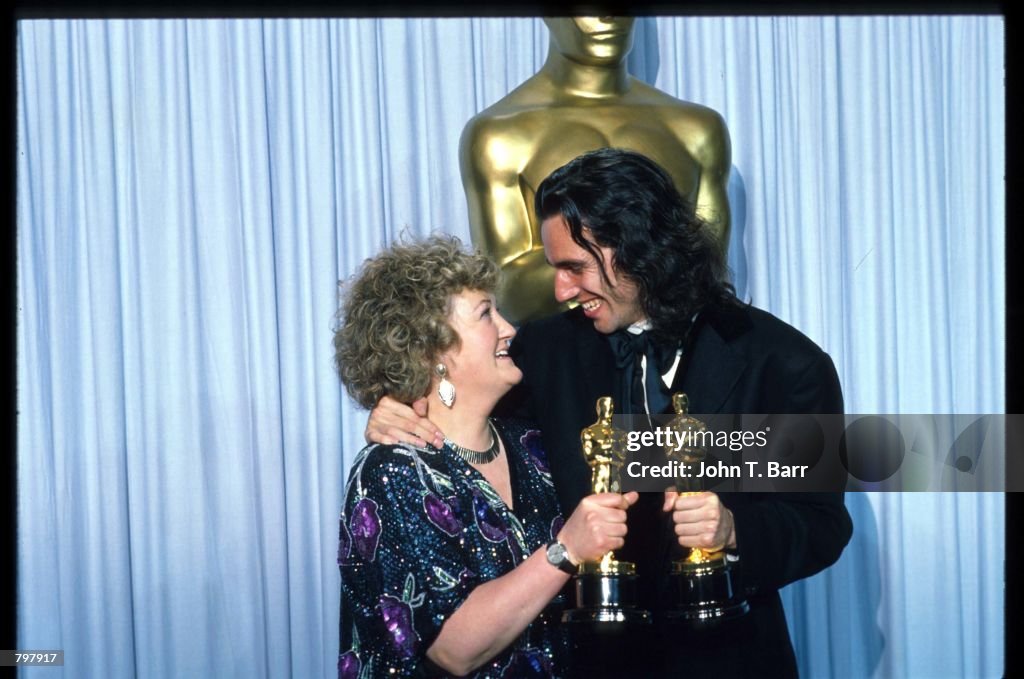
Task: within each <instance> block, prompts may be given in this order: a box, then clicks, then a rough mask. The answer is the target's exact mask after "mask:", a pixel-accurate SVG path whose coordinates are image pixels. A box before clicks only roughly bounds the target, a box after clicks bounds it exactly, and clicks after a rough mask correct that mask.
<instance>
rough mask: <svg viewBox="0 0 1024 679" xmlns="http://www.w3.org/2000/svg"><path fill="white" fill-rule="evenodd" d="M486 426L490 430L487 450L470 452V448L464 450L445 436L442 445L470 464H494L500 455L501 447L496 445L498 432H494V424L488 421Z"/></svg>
mask: <svg viewBox="0 0 1024 679" xmlns="http://www.w3.org/2000/svg"><path fill="white" fill-rule="evenodd" d="M487 426H488V427H490V428H491V445H489V446H488V447H487V450H471V449H470V448H465V447H463V446H460V445H459V444H458V443H456V442H455V441H452V440H451V439H450V438H448V437H447V436H446V437H445V439H444V444H445V445H446V446H448V447H449V448H451V449H452V452H453V453H455V454H456V455H458V456H459V457H461V458H462V459H463V460H465V461H466V462H468V463H470V464H487V463H488V462H494V461H495V460H496V459H498V455H499V454H500V453H501V447H500V445H499V443H498V432H497V431H495V429H494V424H493V423H492V422H491V421H490V420H487Z"/></svg>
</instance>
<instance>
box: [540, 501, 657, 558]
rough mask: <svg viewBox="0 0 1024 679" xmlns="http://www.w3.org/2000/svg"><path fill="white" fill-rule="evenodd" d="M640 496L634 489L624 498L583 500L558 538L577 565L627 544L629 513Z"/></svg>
mask: <svg viewBox="0 0 1024 679" xmlns="http://www.w3.org/2000/svg"><path fill="white" fill-rule="evenodd" d="M639 497H640V494H639V493H637V492H636V491H635V490H634V491H631V492H629V493H626V494H625V495H620V494H619V493H597V494H595V495H588V496H587V497H585V498H583V499H582V500H580V503H579V504H578V505H577V506H576V509H575V510H574V511H573V513H572V514H571V515H570V516H569V519H568V520H567V521H566V522H565V525H564V526H563V527H562V530H561V531H559V533H558V536H557V540H558V541H559V542H561V543H562V544H563V545H565V549H566V551H567V552H568V553H569V560H570V561H571V562H572V563H573V564H574V565H577V566H578V565H579V564H580V563H582V562H584V561H597V560H598V559H600V558H601V557H602V556H604V555H605V553H606V552H610V551H612V550H614V549H618V548H620V547H622V545H624V544H626V540H625V538H626V510H627V509H629V507H630V506H631V505H633V503H635V502H636V501H637V499H639Z"/></svg>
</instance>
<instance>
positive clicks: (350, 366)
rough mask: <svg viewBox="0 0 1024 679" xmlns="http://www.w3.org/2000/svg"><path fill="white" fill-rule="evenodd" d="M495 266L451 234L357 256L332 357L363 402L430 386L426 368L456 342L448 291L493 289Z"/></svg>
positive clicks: (415, 394)
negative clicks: (358, 264)
mask: <svg viewBox="0 0 1024 679" xmlns="http://www.w3.org/2000/svg"><path fill="white" fill-rule="evenodd" d="M499 275H500V270H499V269H498V266H497V265H496V264H495V263H494V262H493V261H492V260H491V259H490V258H488V257H486V256H484V255H481V254H471V253H469V252H467V251H466V250H465V249H464V247H463V245H462V242H461V241H460V240H459V239H458V238H456V237H454V236H437V235H435V236H431V237H429V238H427V239H426V240H423V241H419V242H400V243H396V244H394V245H392V246H391V247H389V248H387V249H386V250H384V251H383V252H381V253H380V254H378V255H377V256H375V257H371V258H370V259H367V260H366V261H365V262H363V266H362V268H361V270H360V271H359V272H358V273H357V274H356V275H355V276H354V277H353V278H351V279H349V282H348V283H347V284H346V285H344V286H343V289H344V288H347V294H345V295H344V298H345V299H344V302H343V305H342V308H341V309H339V312H338V315H339V323H338V325H337V328H336V330H335V332H334V362H335V366H336V367H337V370H338V375H339V376H340V377H341V381H342V383H343V384H344V385H345V388H346V389H347V390H348V393H349V395H350V396H352V398H353V399H355V400H356V401H357V402H358V403H359V404H360V405H361V406H363V407H364V408H367V409H370V408H373V407H374V406H375V405H377V401H379V400H380V398H381V397H382V396H390V397H392V398H394V399H396V400H398V401H401V402H402V403H411V402H412V401H414V400H416V399H417V398H420V397H421V396H423V395H424V394H426V393H427V390H428V389H429V388H430V380H431V369H432V367H433V365H434V363H435V361H436V360H437V358H438V356H440V355H441V354H442V353H444V352H445V351H447V350H449V349H451V348H452V347H457V346H458V345H459V336H458V333H457V332H455V330H454V329H453V328H452V327H451V325H449V324H448V314H449V313H450V311H451V298H452V296H453V295H457V294H458V293H460V292H462V291H463V290H482V291H484V292H494V290H495V289H496V288H497V286H498V280H499Z"/></svg>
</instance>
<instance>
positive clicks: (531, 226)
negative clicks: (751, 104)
mask: <svg viewBox="0 0 1024 679" xmlns="http://www.w3.org/2000/svg"><path fill="white" fill-rule="evenodd" d="M544 21H545V23H546V24H547V26H548V29H549V30H550V33H551V43H550V47H549V50H548V57H547V61H546V62H545V63H544V66H543V67H542V68H541V69H540V71H539V72H537V73H536V74H535V75H533V76H531V77H530V78H528V79H527V80H526V81H525V82H524V83H523V84H521V85H520V86H519V87H517V88H516V89H514V90H513V91H512V92H510V93H509V94H508V95H507V96H505V97H504V98H502V99H500V100H498V101H497V102H496V103H495V104H494V105H493V106H490V107H489V108H487V109H485V110H484V111H482V112H480V113H479V114H477V115H476V116H474V117H473V118H472V119H471V120H470V121H469V122H468V123H467V124H466V127H465V129H464V130H463V131H462V139H461V140H460V143H459V164H460V167H461V171H462V183H463V186H464V188H465V190H466V199H467V202H468V205H469V220H470V228H471V230H472V235H473V242H474V244H475V245H476V246H477V247H479V248H480V249H481V250H482V251H484V252H486V253H488V254H489V255H491V256H492V257H494V258H495V259H496V260H497V261H498V263H499V264H501V267H502V269H503V270H504V272H505V284H504V286H503V289H502V290H500V291H499V294H498V300H499V304H500V305H501V308H502V313H503V314H504V315H505V316H506V317H507V318H508V319H509V320H511V321H513V322H515V323H520V322H522V321H525V320H529V319H532V318H538V317H540V316H544V315H547V314H549V313H552V312H554V311H556V310H557V309H558V305H557V303H556V302H555V300H554V296H553V294H552V289H553V286H552V280H553V276H554V271H553V269H552V268H551V267H549V266H548V265H547V264H546V262H545V260H544V250H543V246H542V244H541V240H540V225H539V224H537V221H536V216H535V215H534V213H533V197H534V192H535V189H536V187H537V186H538V185H539V184H540V182H541V181H542V180H543V179H544V178H545V177H547V176H548V175H549V174H551V172H553V171H554V170H556V169H558V168H559V167H561V166H562V165H564V164H566V163H568V162H569V161H570V160H572V159H573V158H575V157H576V156H578V155H580V154H582V153H585V152H587V151H592V150H594V149H598V148H603V147H608V146H611V147H621V148H627V149H631V150H634V151H637V152H639V153H642V154H644V155H646V156H648V157H650V158H651V159H652V160H654V161H655V162H657V163H658V164H659V165H661V166H662V167H664V168H665V169H666V170H667V171H668V173H669V174H670V175H671V176H672V179H673V180H675V184H676V187H677V188H678V189H679V191H680V193H682V194H683V196H684V197H686V198H688V199H689V200H691V201H693V202H695V204H696V209H697V214H698V215H699V216H701V217H702V218H703V219H704V220H705V221H707V222H708V223H709V224H710V225H711V226H712V228H713V229H714V230H715V234H716V236H717V238H718V241H719V243H721V244H722V247H723V249H724V248H726V247H727V246H728V243H729V203H728V198H727V195H726V184H727V182H728V179H729V167H730V162H731V161H730V151H729V133H728V130H727V129H726V127H725V122H724V121H723V120H722V117H721V116H720V115H719V114H718V113H716V112H715V111H713V110H711V109H709V108H707V107H705V106H701V105H699V104H693V103H690V102H686V101H680V100H679V99H676V98H675V97H672V96H670V95H668V94H666V93H665V92H662V91H661V90H658V89H655V88H654V87H651V86H650V85H647V84H646V83H644V82H642V81H640V80H638V79H636V78H635V77H633V76H631V75H629V74H628V73H627V72H626V55H627V54H628V53H629V50H630V48H631V47H632V41H633V19H632V18H629V17H600V18H597V17H576V18H548V19H545V20H544Z"/></svg>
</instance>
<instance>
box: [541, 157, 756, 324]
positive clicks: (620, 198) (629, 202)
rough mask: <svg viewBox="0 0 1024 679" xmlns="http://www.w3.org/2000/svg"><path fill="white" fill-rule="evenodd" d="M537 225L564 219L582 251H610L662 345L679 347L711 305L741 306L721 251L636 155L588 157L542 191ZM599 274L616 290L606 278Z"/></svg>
mask: <svg viewBox="0 0 1024 679" xmlns="http://www.w3.org/2000/svg"><path fill="white" fill-rule="evenodd" d="M534 209H535V210H536V212H537V218H538V221H544V220H545V219H548V218H550V217H554V216H556V215H561V216H562V218H563V219H564V220H565V223H566V224H567V225H568V227H569V232H570V234H571V235H572V239H573V241H575V242H576V243H577V244H578V245H579V246H580V247H582V248H583V249H585V250H586V251H587V252H589V253H590V254H591V255H592V256H593V257H594V258H595V259H596V260H597V261H598V262H600V261H601V257H600V254H599V252H598V251H597V248H596V247H594V243H597V245H599V246H602V247H607V248H611V249H612V251H613V253H614V258H613V262H612V266H614V267H615V271H616V272H617V273H618V274H620V275H623V276H625V277H626V278H628V279H630V280H631V281H633V282H634V283H635V284H636V285H637V288H638V294H639V300H638V301H639V303H640V306H641V308H642V309H643V310H644V313H645V314H646V316H647V319H648V320H649V321H650V322H651V326H652V327H651V332H652V334H653V335H654V336H655V338H656V339H659V340H661V341H674V340H678V339H679V338H680V337H682V336H683V335H684V334H685V332H686V331H687V329H688V328H689V327H690V320H691V319H692V318H693V315H694V314H695V313H697V312H698V311H699V310H700V309H702V308H703V307H704V306H705V305H707V304H709V303H715V304H718V305H721V306H730V307H741V306H743V304H742V303H741V302H740V301H739V300H738V299H737V298H736V291H735V288H733V286H732V283H730V282H729V270H728V267H727V266H726V263H725V257H724V254H723V250H724V248H721V247H720V246H719V245H718V243H717V242H716V241H715V239H714V236H713V235H712V233H711V230H710V229H709V228H708V227H707V224H706V223H705V222H704V221H702V220H701V219H700V218H699V217H697V215H696V214H695V209H694V206H693V205H691V204H690V203H689V202H688V201H686V200H685V199H684V198H683V197H682V195H681V194H680V193H679V191H678V190H677V189H676V187H675V184H674V183H673V181H672V177H670V176H669V174H668V172H666V171H665V170H664V169H663V168H662V167H661V166H660V165H658V164H657V163H655V162H654V161H652V160H651V159H650V158H647V157H646V156H643V155H641V154H639V153H636V152H634V151H628V150H625V149H617V148H605V149H599V150H597V151H591V152H589V153H585V154H583V155H581V156H579V157H577V158H575V159H574V160H572V161H570V162H569V163H568V164H566V165H563V166H562V167H560V168H559V169H557V170H555V171H554V172H552V173H551V174H550V175H549V176H548V177H547V178H546V179H545V180H544V181H543V182H541V185H540V186H539V187H538V188H537V194H536V198H535V201H534ZM585 231H586V233H589V235H590V238H592V239H593V240H589V239H588V238H586V236H585ZM601 276H602V277H603V278H604V281H605V283H607V284H610V281H609V280H608V276H607V273H606V272H605V271H604V269H603V268H601Z"/></svg>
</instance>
